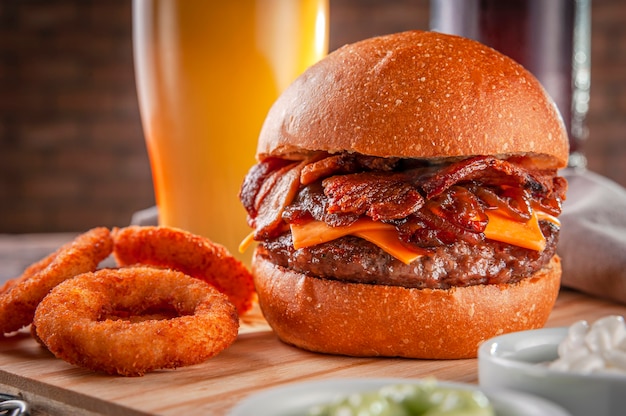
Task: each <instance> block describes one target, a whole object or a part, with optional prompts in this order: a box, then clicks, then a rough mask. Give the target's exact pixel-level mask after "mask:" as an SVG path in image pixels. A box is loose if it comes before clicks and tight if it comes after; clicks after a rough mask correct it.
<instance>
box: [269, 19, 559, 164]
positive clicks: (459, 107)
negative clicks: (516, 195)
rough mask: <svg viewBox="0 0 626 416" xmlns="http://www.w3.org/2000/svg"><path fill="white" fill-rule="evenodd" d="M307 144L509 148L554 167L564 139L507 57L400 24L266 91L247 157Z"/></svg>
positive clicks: (429, 153)
mask: <svg viewBox="0 0 626 416" xmlns="http://www.w3.org/2000/svg"><path fill="white" fill-rule="evenodd" d="M315 151H326V152H329V153H339V152H344V151H348V152H356V153H361V154H364V155H370V156H380V157H400V158H428V159H438V158H450V157H453V158H455V157H456V158H461V157H469V156H475V155H495V156H498V157H503V158H505V157H509V156H512V155H515V156H526V157H527V158H528V159H529V160H532V162H533V163H534V164H535V165H537V166H539V167H541V168H561V167H564V166H566V165H567V159H568V153H569V147H568V138H567V132H566V130H565V127H564V124H563V121H562V118H561V116H560V114H559V112H558V110H557V108H556V106H555V104H554V102H553V101H552V99H551V98H550V97H549V96H548V95H547V93H546V92H545V90H544V89H543V87H542V86H541V85H540V84H539V82H538V81H537V79H536V78H535V77H534V76H533V75H532V74H530V72H528V71H527V70H526V69H524V68H523V67H522V66H521V65H519V64H518V63H517V62H515V61H513V60H512V59H510V58H508V57H507V56H505V55H503V54H501V53H499V52H497V51H495V50H494V49H492V48H489V47H487V46H485V45H483V44H481V43H478V42H476V41H473V40H470V39H466V38H462V37H458V36H453V35H446V34H441V33H437V32H423V31H409V32H401V33H396V34H392V35H385V36H380V37H375V38H370V39H366V40H363V41H360V42H356V43H353V44H349V45H346V46H344V47H342V48H339V49H337V50H335V51H334V52H332V53H331V54H329V55H328V56H326V57H325V58H324V59H322V60H321V61H319V62H318V63H316V64H315V65H313V66H311V67H309V68H308V69H307V70H306V71H305V72H304V73H303V74H302V75H301V76H300V77H298V78H297V79H296V80H295V81H294V82H293V83H292V84H291V85H290V86H289V87H288V88H287V89H286V90H285V91H284V92H283V94H282V95H281V96H280V97H279V98H278V99H277V100H276V102H275V103H274V105H273V106H272V108H271V109H270V111H269V113H268V115H267V118H266V120H265V123H264V125H263V128H262V130H261V133H260V136H259V141H258V148H257V158H258V159H259V160H263V159H265V158H266V157H268V156H280V157H284V158H301V157H302V156H303V155H306V154H309V153H311V152H315Z"/></svg>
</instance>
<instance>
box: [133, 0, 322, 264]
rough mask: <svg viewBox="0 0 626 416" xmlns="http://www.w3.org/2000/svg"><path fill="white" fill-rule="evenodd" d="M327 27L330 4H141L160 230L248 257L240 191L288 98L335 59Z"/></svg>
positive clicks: (140, 76)
mask: <svg viewBox="0 0 626 416" xmlns="http://www.w3.org/2000/svg"><path fill="white" fill-rule="evenodd" d="M327 19H328V0H236V1H213V0H208V1H207V0H135V1H134V3H133V41H134V48H135V50H134V55H135V73H136V82H137V90H138V96H139V105H140V109H141V118H142V124H143V127H144V134H145V138H146V144H147V149H148V154H149V156H150V163H151V168H152V175H153V182H154V189H155V195H156V203H157V206H158V209H159V223H160V224H162V225H168V226H175V227H179V228H182V229H186V230H188V231H191V232H193V233H196V234H200V235H204V236H206V237H209V238H210V239H212V240H213V241H215V242H218V243H221V244H223V245H225V246H226V247H227V248H228V249H229V250H230V251H231V253H233V254H234V255H239V254H238V253H237V246H238V244H239V242H240V241H241V240H242V239H243V238H244V237H245V235H246V234H247V233H248V232H249V230H250V229H249V228H248V226H247V225H246V215H245V210H244V209H243V207H242V205H241V203H240V202H239V199H238V191H239V188H240V186H241V183H242V181H243V178H244V176H245V174H246V172H247V171H248V169H249V168H250V167H251V166H252V165H253V164H254V162H255V161H254V153H255V149H256V142H257V137H258V134H259V131H260V129H261V125H262V123H263V120H264V118H265V115H266V113H267V111H268V110H269V107H270V106H271V104H272V103H273V102H274V100H275V99H276V98H277V96H278V95H279V94H280V93H281V92H282V90H283V89H284V88H285V87H286V86H287V85H289V84H290V83H291V82H292V81H293V80H294V79H295V78H296V77H297V76H298V75H299V74H300V73H301V72H302V71H304V69H306V68H307V67H308V66H310V65H311V64H313V63H314V62H316V61H318V60H319V59H320V58H321V57H323V56H324V55H325V54H326V53H327V44H328V23H327ZM248 255H249V253H248ZM239 257H240V258H242V259H244V260H247V258H244V257H242V256H239ZM246 257H247V256H246Z"/></svg>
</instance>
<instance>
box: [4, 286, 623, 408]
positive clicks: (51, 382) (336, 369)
mask: <svg viewBox="0 0 626 416" xmlns="http://www.w3.org/2000/svg"><path fill="white" fill-rule="evenodd" d="M608 314H619V315H626V305H619V304H615V303H611V302H605V301H602V300H599V299H595V298H591V297H589V296H586V295H584V294H580V293H577V292H573V291H563V292H562V293H561V295H560V296H559V299H558V301H557V304H556V306H555V308H554V311H553V312H552V315H551V317H550V320H549V322H548V324H547V326H549V327H554V326H564V325H570V324H572V323H573V322H575V321H577V320H579V319H586V320H588V321H590V322H592V321H595V320H596V319H598V318H600V317H602V316H606V315H608ZM354 377H403V378H424V377H436V378H437V379H439V380H448V381H460V382H468V383H476V382H477V361H476V360H475V359H471V360H441V361H431V360H409V359H396V358H393V359H389V358H350V357H338V356H329V355H323V354H315V353H310V352H307V351H302V350H299V349H297V348H293V347H291V346H288V345H285V344H283V343H281V342H280V341H279V340H278V339H277V338H276V337H275V335H274V334H273V333H272V332H271V329H270V328H269V327H268V326H267V324H266V323H265V321H264V320H263V318H262V317H261V316H260V313H259V311H258V310H253V311H252V313H249V314H248V315H246V316H245V317H244V319H243V320H242V328H241V332H240V335H239V337H238V339H237V341H236V342H235V343H234V344H233V345H232V346H231V347H230V348H229V349H227V350H226V351H224V352H223V353H222V354H220V355H218V356H217V357H214V358H213V359H210V360H209V361H207V362H205V363H203V364H200V365H196V366H192V367H186V368H179V369H176V370H165V371H157V372H154V373H149V374H146V375H145V376H143V377H131V378H127V377H117V376H108V375H103V374H98V373H94V372H91V371H88V370H83V369H81V368H78V367H74V366H71V365H69V364H67V363H65V362H64V361H62V360H59V359H57V358H54V357H53V356H52V355H51V354H50V353H49V352H48V351H46V350H45V349H44V348H42V347H41V346H39V344H37V342H36V341H34V340H33V339H32V338H31V337H30V335H29V333H28V332H27V331H24V332H20V333H19V334H18V335H16V336H12V337H7V338H5V339H3V340H0V392H4V393H10V394H20V395H22V397H23V398H24V399H25V400H26V401H28V402H29V403H30V404H31V406H32V407H33V409H34V412H33V414H34V415H63V416H72V415H81V416H83V415H92V414H104V415H116V416H136V415H203V416H204V415H225V414H227V413H228V410H229V409H230V408H232V407H233V406H234V405H235V404H236V403H237V402H238V401H240V400H241V399H243V398H245V397H246V396H249V395H250V394H253V393H255V392H258V391H260V390H262V389H266V388H271V387H276V386H279V385H282V384H285V383H293V382H301V381H311V380H320V379H328V378H354Z"/></svg>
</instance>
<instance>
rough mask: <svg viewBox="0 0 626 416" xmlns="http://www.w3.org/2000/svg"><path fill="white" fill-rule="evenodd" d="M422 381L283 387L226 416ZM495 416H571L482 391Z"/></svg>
mask: <svg viewBox="0 0 626 416" xmlns="http://www.w3.org/2000/svg"><path fill="white" fill-rule="evenodd" d="M423 382H424V380H418V379H401V378H383V379H367V378H363V379H331V380H320V381H312V382H304V383H294V384H287V385H284V386H281V387H276V388H273V389H268V390H264V391H261V392H259V393H256V394H254V395H252V396H250V397H248V398H246V399H244V400H243V401H242V402H240V403H239V404H238V405H237V406H235V407H234V408H233V409H232V410H231V412H230V413H229V416H250V415H255V416H303V415H306V412H307V411H308V410H309V409H310V408H311V407H313V406H315V405H319V404H324V403H329V402H331V401H332V400H333V399H335V398H337V397H343V396H346V395H349V394H351V393H360V392H367V391H375V390H378V389H379V388H381V387H383V386H387V385H390V384H407V383H423ZM437 384H438V385H439V386H441V387H451V388H458V389H464V390H477V389H478V386H474V385H471V384H462V383H449V382H444V381H438V382H437ZM483 392H484V393H485V395H486V396H487V397H488V398H489V400H490V401H491V403H492V405H493V407H494V409H495V411H496V414H497V415H498V416H501V415H502V416H504V415H506V416H571V415H570V414H569V413H567V412H566V411H565V410H563V409H562V408H560V407H558V406H557V405H555V404H553V403H550V402H549V401H547V400H545V399H541V398H538V397H534V396H531V395H528V394H523V393H517V392H512V391H504V390H499V389H498V390H483Z"/></svg>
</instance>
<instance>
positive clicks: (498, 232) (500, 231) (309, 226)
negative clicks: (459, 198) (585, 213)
mask: <svg viewBox="0 0 626 416" xmlns="http://www.w3.org/2000/svg"><path fill="white" fill-rule="evenodd" d="M486 214H487V217H488V218H489V222H488V223H487V227H486V228H485V237H487V238H488V239H490V240H496V241H502V242H504V243H508V244H512V245H516V246H519V247H524V248H528V249H531V250H536V251H542V250H543V249H544V248H545V246H546V239H545V237H544V236H543V234H542V233H541V229H540V228H539V220H546V221H550V222H552V223H554V224H555V225H557V226H560V221H559V220H558V218H556V217H554V216H552V215H549V214H547V213H545V212H541V211H535V212H533V215H532V217H531V218H530V220H529V221H527V222H520V221H516V220H514V219H512V218H511V217H509V216H507V215H506V214H504V213H501V212H499V211H486ZM290 228H291V234H292V237H293V245H294V248H295V249H296V250H297V249H300V248H305V247H311V246H314V245H317V244H322V243H326V242H328V241H332V240H336V239H338V238H340V237H344V236H346V235H353V236H356V237H359V238H362V239H364V240H367V241H369V242H371V243H373V244H375V245H377V246H378V247H380V248H381V249H382V250H384V251H386V252H387V253H389V254H390V255H392V256H394V257H395V258H397V259H398V260H400V261H402V262H403V263H405V264H410V263H411V262H413V261H414V260H415V259H417V258H419V257H421V256H423V255H425V254H428V251H427V250H424V249H420V248H419V247H409V246H407V245H404V244H403V243H402V242H401V241H400V238H399V236H398V231H397V230H396V228H395V227H394V226H393V225H390V224H385V223H382V222H377V221H372V220H370V219H368V218H362V219H359V220H358V221H356V222H354V223H353V224H350V225H348V226H340V227H331V226H329V225H328V224H326V223H324V222H322V221H310V222H308V223H306V224H291V225H290ZM252 235H253V234H252V233H251V234H250V235H249V236H248V237H247V238H246V239H245V240H244V241H243V242H242V244H241V245H240V247H239V251H240V252H243V251H244V250H245V249H246V248H247V247H248V246H249V245H250V244H251V243H252Z"/></svg>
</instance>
